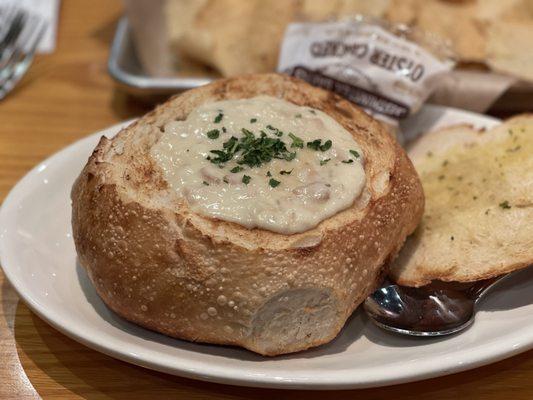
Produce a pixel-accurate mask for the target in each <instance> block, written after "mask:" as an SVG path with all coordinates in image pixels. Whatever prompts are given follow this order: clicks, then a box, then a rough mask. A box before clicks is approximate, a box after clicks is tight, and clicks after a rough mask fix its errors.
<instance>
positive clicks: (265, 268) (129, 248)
mask: <svg viewBox="0 0 533 400" xmlns="http://www.w3.org/2000/svg"><path fill="white" fill-rule="evenodd" d="M260 94H266V95H271V96H275V97H278V98H282V99H284V100H287V101H290V102H292V103H295V104H297V105H305V106H309V107H313V108H316V109H319V110H322V111H323V112H325V113H327V114H328V115H330V116H331V117H333V118H334V119H335V120H337V121H338V122H339V123H340V124H341V125H342V126H344V127H345V128H346V129H347V130H348V131H349V132H351V133H352V134H353V136H354V138H355V140H356V141H357V142H358V143H359V145H360V146H361V148H362V150H363V152H364V159H365V172H366V176H367V184H366V188H365V190H364V193H363V194H362V195H361V196H360V197H359V198H358V199H357V200H356V201H355V202H354V204H353V206H352V207H350V208H349V209H347V210H344V211H342V212H339V213H338V214H336V215H334V216H333V217H331V218H329V219H327V220H325V221H323V222H322V223H320V224H319V225H318V226H317V227H315V228H313V229H311V230H309V231H306V232H303V233H298V234H293V235H282V234H279V233H275V232H270V231H265V230H260V229H253V230H249V229H246V228H244V227H242V226H240V225H237V224H234V223H230V222H225V221H219V220H213V219H210V218H207V217H203V216H201V215H197V214H194V213H192V212H190V211H189V210H188V209H187V205H186V204H185V203H184V202H183V201H182V200H180V199H178V198H177V196H176V195H175V194H174V193H173V192H172V191H171V190H170V189H169V187H168V185H167V183H166V182H165V180H164V179H163V177H162V171H161V170H160V169H159V167H158V166H157V165H156V164H155V163H154V162H153V161H152V159H151V158H150V156H149V149H150V148H151V146H152V145H153V144H154V143H155V142H156V141H157V140H158V138H159V137H160V135H161V127H162V126H164V124H165V123H166V122H168V121H170V120H173V119H178V120H181V119H184V118H186V117H187V115H188V114H189V112H190V111H191V110H193V109H194V108H195V107H197V106H199V105H201V104H203V103H206V102H211V101H217V100H222V99H238V98H249V97H253V96H257V95H260ZM423 205H424V197H423V192H422V188H421V184H420V181H419V179H418V176H417V174H416V172H415V170H414V168H413V166H412V164H411V162H410V160H409V159H408V158H407V156H406V154H405V152H404V151H403V149H401V148H400V146H399V145H398V144H397V143H396V142H395V141H394V140H393V139H392V138H391V137H390V136H389V134H388V133H387V132H386V130H385V129H384V127H383V126H382V125H381V124H380V123H379V122H377V121H375V120H374V119H373V118H371V117H370V116H368V115H367V114H366V113H364V112H363V111H361V110H360V109H358V108H357V107H356V106H354V105H353V104H352V103H350V102H348V101H347V100H344V99H343V98H341V97H339V96H337V95H335V94H333V93H331V92H328V91H325V90H322V89H318V88H315V87H312V86H310V85H308V84H307V83H305V82H303V81H300V80H297V79H294V78H290V77H287V76H284V75H278V74H264V75H247V76H242V77H237V78H232V79H226V80H219V81H217V82H215V83H212V84H210V85H207V86H203V87H200V88H198V89H194V90H191V91H188V92H186V93H183V94H181V95H179V96H177V97H174V98H173V99H171V100H169V101H168V102H166V103H165V104H163V105H161V106H159V107H158V108H157V109H155V110H154V111H153V112H151V113H149V114H147V115H146V116H144V117H143V118H141V119H139V120H138V121H136V122H134V123H133V124H132V125H130V126H129V127H127V128H125V129H123V130H122V131H121V132H119V134H118V135H117V136H116V137H115V138H113V139H111V140H109V139H107V138H105V137H103V138H102V139H101V140H100V143H99V144H98V146H97V147H96V149H95V150H94V152H93V154H92V155H91V157H90V158H89V161H88V163H87V165H86V166H85V168H84V169H83V171H82V173H81V174H80V176H79V177H78V179H77V180H76V182H75V184H74V186H73V189H72V226H73V233H74V240H75V243H76V249H77V251H78V256H79V260H80V263H81V264H82V265H83V266H84V267H85V268H86V270H87V272H88V274H89V276H90V278H91V280H92V282H93V283H94V285H95V288H96V290H97V292H98V293H99V295H100V296H101V297H102V299H103V300H104V302H105V303H106V304H107V305H108V306H109V307H110V308H111V309H112V310H114V311H115V312H116V313H118V314H119V315H121V316H122V317H124V318H126V319H128V320H130V321H133V322H135V323H138V324H140V325H142V326H144V327H147V328H149V329H153V330H155V331H159V332H162V333H164V334H167V335H169V336H173V337H176V338H181V339H186V340H191V341H199V342H207V343H217V344H227V345H236V346H242V347H245V348H247V349H250V350H252V351H255V352H257V353H261V354H264V355H277V354H283V353H290V352H295V351H300V350H305V349H307V348H310V347H313V346H318V345H320V344H323V343H327V342H329V341H330V340H332V339H333V338H334V337H335V336H336V335H337V334H338V333H339V331H340V330H341V328H342V326H343V325H344V323H345V321H346V319H347V318H348V317H349V316H350V314H351V313H352V312H353V311H354V309H355V308H356V307H357V306H358V305H359V304H360V303H361V302H362V301H363V300H364V299H365V298H366V296H367V295H368V294H369V293H371V292H372V291H373V290H374V289H375V287H376V286H377V285H378V284H379V283H380V281H381V278H382V277H383V276H384V275H385V274H386V272H387V271H386V270H385V267H384V264H385V261H386V260H390V259H392V258H393V257H394V256H395V255H396V254H397V253H398V251H399V249H400V248H401V246H402V245H403V243H404V241H405V238H406V236H407V235H409V234H410V233H411V232H412V231H413V230H414V229H415V227H416V225H417V224H418V221H419V220H420V218H421V215H422V212H423Z"/></svg>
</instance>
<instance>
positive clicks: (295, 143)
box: [289, 132, 304, 149]
mask: <svg viewBox="0 0 533 400" xmlns="http://www.w3.org/2000/svg"><path fill="white" fill-rule="evenodd" d="M289 137H290V138H291V139H292V144H291V148H297V149H303V148H304V141H303V140H302V139H300V138H299V137H298V136H296V135H294V134H292V133H290V132H289Z"/></svg>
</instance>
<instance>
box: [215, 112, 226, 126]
mask: <svg viewBox="0 0 533 400" xmlns="http://www.w3.org/2000/svg"><path fill="white" fill-rule="evenodd" d="M222 118H224V114H222V111H219V112H218V114H217V116H216V117H215V119H214V120H213V122H214V123H215V124H218V123H219V122H220V121H222Z"/></svg>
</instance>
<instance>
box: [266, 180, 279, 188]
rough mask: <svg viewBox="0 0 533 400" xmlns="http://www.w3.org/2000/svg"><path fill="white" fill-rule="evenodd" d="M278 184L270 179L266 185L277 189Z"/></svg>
mask: <svg viewBox="0 0 533 400" xmlns="http://www.w3.org/2000/svg"><path fill="white" fill-rule="evenodd" d="M280 183H281V182H280V181H277V180H275V179H274V178H270V180H269V181H268V184H269V185H270V186H271V187H273V188H275V187H278V186H279V184H280Z"/></svg>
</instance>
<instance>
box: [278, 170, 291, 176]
mask: <svg viewBox="0 0 533 400" xmlns="http://www.w3.org/2000/svg"><path fill="white" fill-rule="evenodd" d="M291 172H292V169H291V170H290V171H283V170H282V171H279V174H280V175H290V174H291Z"/></svg>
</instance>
